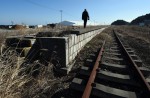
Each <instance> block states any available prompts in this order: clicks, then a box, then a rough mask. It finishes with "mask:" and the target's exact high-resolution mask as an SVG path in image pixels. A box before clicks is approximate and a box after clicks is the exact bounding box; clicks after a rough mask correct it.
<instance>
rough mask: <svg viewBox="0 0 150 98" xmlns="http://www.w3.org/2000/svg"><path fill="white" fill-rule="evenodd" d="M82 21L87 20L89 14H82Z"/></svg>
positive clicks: (85, 12)
mask: <svg viewBox="0 0 150 98" xmlns="http://www.w3.org/2000/svg"><path fill="white" fill-rule="evenodd" d="M82 20H89V14H88V12H87V11H86V10H85V11H84V12H83V13H82Z"/></svg>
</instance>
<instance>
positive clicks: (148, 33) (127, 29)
mask: <svg viewBox="0 0 150 98" xmlns="http://www.w3.org/2000/svg"><path fill="white" fill-rule="evenodd" d="M114 29H115V30H117V31H118V32H120V33H123V34H125V35H128V36H132V37H135V36H136V38H139V39H142V40H144V41H146V42H147V43H150V28H149V27H141V26H116V27H114Z"/></svg>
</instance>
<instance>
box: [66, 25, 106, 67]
mask: <svg viewBox="0 0 150 98" xmlns="http://www.w3.org/2000/svg"><path fill="white" fill-rule="evenodd" d="M103 30H104V28H102V29H98V30H93V31H90V32H87V33H83V34H81V35H76V34H70V35H69V36H68V41H66V67H68V66H69V63H71V62H72V60H73V59H74V58H75V57H76V56H77V54H78V53H79V52H80V50H81V49H82V48H83V47H84V46H85V44H86V43H88V42H89V41H90V40H91V39H92V38H93V37H95V36H96V35H97V34H99V33H101V32H102V31H103Z"/></svg>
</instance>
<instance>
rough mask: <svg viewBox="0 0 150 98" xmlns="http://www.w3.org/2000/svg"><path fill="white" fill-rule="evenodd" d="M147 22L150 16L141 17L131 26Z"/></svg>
mask: <svg viewBox="0 0 150 98" xmlns="http://www.w3.org/2000/svg"><path fill="white" fill-rule="evenodd" d="M145 20H150V14H146V15H143V16H139V17H137V18H136V19H134V20H132V21H131V23H130V24H131V25H138V24H139V23H144V22H145Z"/></svg>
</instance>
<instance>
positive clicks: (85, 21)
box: [84, 19, 87, 28]
mask: <svg viewBox="0 0 150 98" xmlns="http://www.w3.org/2000/svg"><path fill="white" fill-rule="evenodd" d="M86 23H87V19H85V20H84V28H86Z"/></svg>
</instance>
